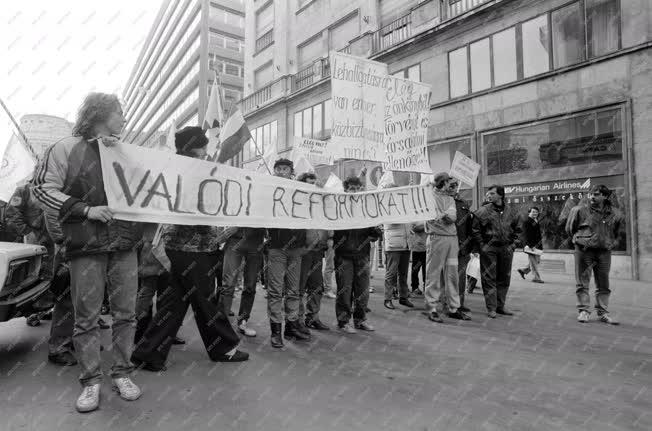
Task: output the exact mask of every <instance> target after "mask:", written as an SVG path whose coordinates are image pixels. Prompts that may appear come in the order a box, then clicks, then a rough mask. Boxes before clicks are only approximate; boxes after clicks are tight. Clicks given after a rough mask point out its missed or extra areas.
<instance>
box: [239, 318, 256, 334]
mask: <svg viewBox="0 0 652 431" xmlns="http://www.w3.org/2000/svg"><path fill="white" fill-rule="evenodd" d="M238 329H239V330H240V333H241V334H242V335H245V336H247V337H255V336H256V331H254V330H253V329H251V328H249V327H248V326H247V321H246V320H243V321H242V322H240V324H238Z"/></svg>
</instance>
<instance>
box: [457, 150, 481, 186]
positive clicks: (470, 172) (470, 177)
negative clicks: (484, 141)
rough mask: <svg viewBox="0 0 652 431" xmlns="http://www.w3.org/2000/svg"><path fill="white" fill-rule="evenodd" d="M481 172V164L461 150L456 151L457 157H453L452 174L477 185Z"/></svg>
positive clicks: (465, 181) (467, 182) (471, 184)
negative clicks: (476, 181)
mask: <svg viewBox="0 0 652 431" xmlns="http://www.w3.org/2000/svg"><path fill="white" fill-rule="evenodd" d="M479 173H480V165H479V164H478V163H476V162H474V161H473V160H472V159H470V158H469V157H467V156H465V155H464V154H462V153H460V152H459V151H456V152H455V157H453V163H452V164H451V170H450V176H451V177H453V178H457V179H458V180H460V181H462V182H464V183H466V184H468V185H470V186H473V185H475V180H476V179H477V178H478V174H479Z"/></svg>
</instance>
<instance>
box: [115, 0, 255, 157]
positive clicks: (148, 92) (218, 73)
mask: <svg viewBox="0 0 652 431" xmlns="http://www.w3.org/2000/svg"><path fill="white" fill-rule="evenodd" d="M244 24H245V17H244V0H164V1H163V2H162V4H161V7H160V9H159V12H158V14H157V16H156V19H155V20H154V23H153V25H152V28H151V29H150V31H149V34H148V36H147V39H146V41H145V43H144V44H143V48H142V49H141V52H140V55H139V56H138V60H137V62H136V64H135V65H134V68H133V71H132V73H131V76H130V77H129V80H128V82H127V85H126V86H125V90H124V93H123V99H124V112H125V116H126V118H127V125H126V129H125V135H124V136H125V141H126V142H128V143H132V144H135V145H144V146H153V145H154V144H155V143H156V142H157V141H159V140H160V139H164V138H165V136H166V134H167V130H168V129H169V127H170V125H171V124H172V122H173V121H174V123H175V126H176V127H177V128H181V127H184V126H187V125H199V124H201V122H202V121H203V116H204V113H205V112H206V106H207V103H208V102H207V99H208V95H209V93H210V88H211V85H212V83H213V80H214V79H215V77H217V79H218V80H219V82H220V83H221V85H222V88H223V89H224V99H225V102H226V103H225V107H224V109H225V110H226V111H227V113H228V111H229V110H230V108H231V105H232V104H233V103H235V102H236V101H238V100H240V99H241V98H242V91H243V82H244Z"/></svg>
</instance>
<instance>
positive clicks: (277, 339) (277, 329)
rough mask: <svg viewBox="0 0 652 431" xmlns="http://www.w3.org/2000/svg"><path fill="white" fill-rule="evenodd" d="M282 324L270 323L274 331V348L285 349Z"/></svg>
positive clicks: (272, 339)
mask: <svg viewBox="0 0 652 431" xmlns="http://www.w3.org/2000/svg"><path fill="white" fill-rule="evenodd" d="M281 326H282V325H281V324H280V323H274V322H272V321H270V322H269V327H270V329H271V330H272V335H271V337H270V340H271V342H272V347H276V348H281V347H283V336H282V335H281Z"/></svg>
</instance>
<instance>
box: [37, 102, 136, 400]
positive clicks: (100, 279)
mask: <svg viewBox="0 0 652 431" xmlns="http://www.w3.org/2000/svg"><path fill="white" fill-rule="evenodd" d="M124 124H125V119H124V116H123V115H122V108H121V106H120V102H119V101H118V98H117V96H115V95H112V94H103V93H91V94H89V95H88V96H87V97H86V99H85V100H84V103H83V104H82V106H81V108H80V110H79V115H78V117H77V122H76V124H75V126H74V128H73V137H70V138H66V139H63V140H61V141H59V142H57V143H56V144H54V145H53V146H51V147H50V148H48V150H47V151H46V153H45V156H44V162H43V165H42V166H41V168H40V169H39V171H38V172H37V175H36V177H35V179H34V189H33V191H34V195H35V196H36V198H37V199H38V200H40V201H41V203H42V204H44V205H46V206H48V207H50V209H52V210H54V211H57V212H58V215H59V219H60V221H61V228H62V231H63V235H64V241H63V242H64V244H65V247H66V257H67V258H68V259H70V278H71V294H72V300H73V306H74V310H75V329H74V334H73V343H74V345H75V352H76V354H77V359H78V361H79V364H80V365H81V369H82V372H81V376H80V381H81V384H82V386H83V387H84V389H83V391H82V393H81V395H80V396H79V398H78V399H77V403H76V408H77V410H78V411H79V412H89V411H92V410H95V409H97V407H98V406H99V400H100V383H101V381H102V370H101V367H100V329H99V326H98V318H99V316H100V309H101V307H102V301H103V300H104V293H105V289H109V295H108V296H109V299H110V305H111V314H112V316H113V325H112V331H113V365H112V367H111V377H112V380H113V385H114V386H115V387H116V388H117V390H118V392H119V394H120V397H122V398H123V399H125V400H128V401H132V400H136V399H138V398H139V397H140V395H141V391H140V388H139V387H138V386H136V385H135V384H134V383H133V382H132V381H131V378H130V374H131V372H132V370H133V365H132V364H131V360H130V356H131V350H132V348H133V342H134V328H135V323H136V321H135V306H136V291H137V289H138V259H137V256H136V247H137V245H138V242H139V240H140V236H141V233H140V228H139V225H138V224H137V223H132V222H127V221H122V220H115V221H113V212H112V211H111V210H110V209H109V207H108V206H107V196H106V194H105V191H104V184H103V180H102V168H101V166H102V165H101V163H100V155H99V148H98V147H99V146H102V145H111V144H112V143H114V142H116V141H117V140H116V139H115V138H114V137H113V136H116V135H118V134H119V133H120V132H121V131H122V128H123V127H124ZM109 222H111V223H109Z"/></svg>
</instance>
